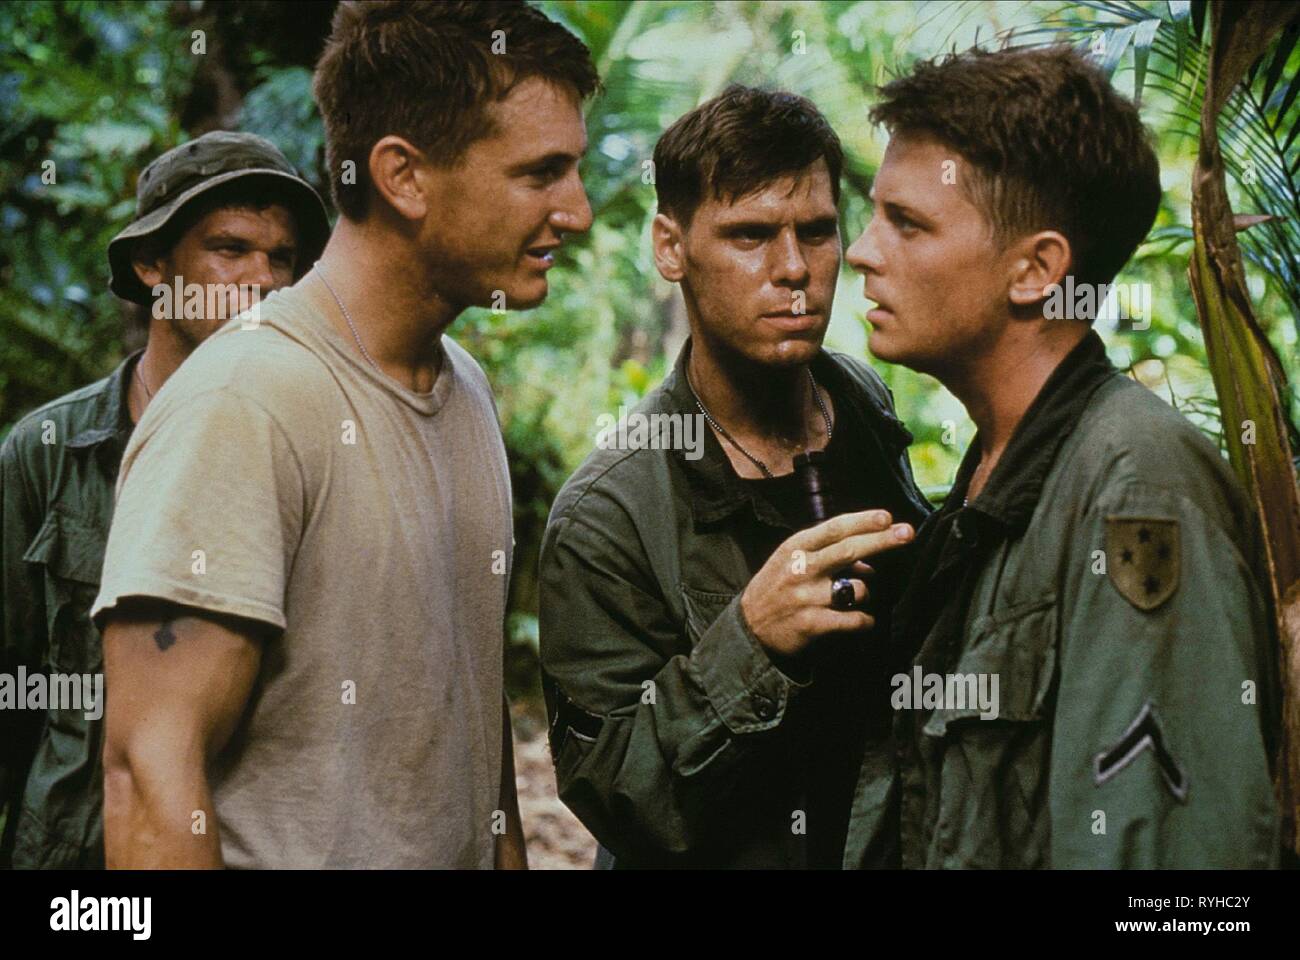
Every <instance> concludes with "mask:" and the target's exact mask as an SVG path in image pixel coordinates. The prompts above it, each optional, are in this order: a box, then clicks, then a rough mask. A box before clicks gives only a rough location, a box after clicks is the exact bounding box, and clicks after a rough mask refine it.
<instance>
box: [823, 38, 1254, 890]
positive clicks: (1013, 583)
mask: <svg viewBox="0 0 1300 960" xmlns="http://www.w3.org/2000/svg"><path fill="white" fill-rule="evenodd" d="M954 90H961V91H962V96H960V97H954V96H953V95H952V92H953V91H954ZM873 116H874V117H875V119H877V120H878V121H880V122H883V123H884V124H885V125H886V126H887V127H888V128H889V130H890V133H891V135H892V139H891V141H890V144H889V147H888V149H887V151H886V154H885V159H884V162H883V164H882V166H881V169H880V171H879V174H878V176H877V177H876V180H875V184H874V190H873V193H874V199H875V202H876V215H875V216H874V217H873V219H872V221H871V223H870V225H869V226H868V228H867V230H866V232H865V233H864V234H863V235H862V237H860V238H859V239H858V240H857V241H856V242H855V243H854V244H853V246H852V247H851V248H850V250H849V256H848V259H849V262H850V263H851V264H852V265H853V266H854V267H855V269H857V270H859V271H860V272H862V273H863V274H864V275H865V277H866V295H867V297H868V298H869V299H871V300H874V301H875V302H876V303H877V304H878V307H877V309H875V310H872V311H871V312H870V313H869V314H868V319H869V320H870V321H871V322H872V324H873V327H874V329H873V331H872V333H871V338H870V347H871V349H872V351H873V352H874V353H875V354H876V355H877V356H879V357H881V358H882V359H885V360H890V361H894V362H899V363H904V364H906V365H908V366H911V367H914V368H916V369H919V370H923V371H926V372H929V373H932V374H934V375H935V376H937V377H938V378H939V379H940V380H941V381H943V383H944V384H945V385H946V386H948V387H949V389H951V390H952V391H953V393H954V394H956V395H957V397H958V398H959V399H961V400H962V401H963V403H964V404H965V405H966V408H967V410H968V411H969V412H970V414H971V417H972V419H973V420H974V421H975V423H976V426H977V427H978V434H977V436H976V437H975V439H974V441H973V442H972V444H971V446H970V449H969V450H968V452H967V454H966V457H965V459H964V460H963V462H962V465H961V468H960V469H959V471H958V473H957V478H956V482H955V486H954V487H953V490H952V492H951V494H950V495H949V497H948V499H947V502H946V503H945V504H944V507H943V509H942V510H941V511H940V512H939V513H937V514H934V515H933V516H931V517H930V518H929V519H928V520H927V522H926V523H925V525H924V526H923V527H922V529H921V530H920V531H919V532H918V537H917V545H918V549H919V551H920V557H919V559H918V562H917V567H916V570H915V573H914V576H913V580H912V583H911V585H910V587H909V589H908V592H907V594H906V595H905V596H904V598H903V600H902V601H901V602H900V604H899V606H898V608H897V609H896V611H895V631H894V642H895V645H896V646H897V647H898V648H899V649H900V650H901V651H906V652H908V653H910V654H911V655H913V656H914V660H913V663H912V665H911V667H910V669H908V670H907V671H905V672H903V673H902V674H900V675H899V676H898V677H896V678H894V679H895V686H894V698H895V699H894V707H895V709H896V711H897V724H896V730H897V733H898V741H899V745H900V746H899V754H898V757H897V766H898V774H899V777H900V781H899V784H898V789H899V792H900V797H901V802H902V823H901V843H902V851H903V864H904V866H908V867H1058V868H1059V867H1110V868H1117V867H1120V868H1122V867H1219V868H1222V867H1267V866H1271V865H1274V864H1275V863H1276V862H1277V858H1278V853H1279V829H1278V828H1279V818H1278V811H1277V806H1276V803H1275V799H1274V793H1273V786H1272V780H1271V775H1272V764H1273V762H1274V756H1275V750H1276V746H1277V743H1276V733H1277V729H1278V724H1277V720H1278V697H1277V686H1278V685H1277V647H1276V643H1275V638H1274V631H1273V621H1272V614H1271V612H1270V604H1269V594H1268V590H1267V587H1266V585H1265V581H1264V580H1263V578H1262V576H1261V569H1260V568H1261V559H1262V556H1263V552H1262V548H1261V543H1260V537H1259V533H1258V524H1257V522H1256V519H1255V517H1254V516H1253V513H1252V510H1251V507H1250V504H1249V503H1248V502H1247V500H1246V498H1245V497H1244V496H1243V494H1242V492H1241V490H1240V489H1239V488H1238V485H1237V483H1236V481H1235V479H1234V477H1233V475H1232V473H1231V471H1230V470H1229V468H1228V466H1227V464H1226V463H1225V462H1224V460H1223V458H1222V457H1221V456H1220V455H1219V452H1218V451H1217V450H1216V449H1215V446H1214V445H1213V444H1212V443H1210V442H1209V441H1208V440H1207V439H1206V438H1205V437H1204V436H1202V435H1201V434H1200V433H1199V432H1198V430H1196V429H1195V428H1194V427H1193V426H1192V425H1191V424H1190V423H1189V422H1188V421H1187V420H1185V419H1184V418H1183V417H1182V416H1181V415H1180V414H1179V413H1178V412H1177V411H1176V410H1174V409H1173V408H1171V407H1170V406H1169V405H1168V404H1167V403H1165V402H1164V401H1163V400H1162V399H1160V398H1159V397H1157V396H1156V395H1155V394H1153V393H1152V392H1151V391H1150V390H1148V389H1147V388H1146V387H1144V386H1142V385H1140V384H1138V383H1136V382H1134V381H1133V380H1131V379H1130V378H1129V377H1127V376H1125V375H1123V374H1121V373H1120V372H1119V371H1117V370H1116V369H1115V368H1114V367H1112V366H1111V363H1110V362H1109V359H1108V357H1107V352H1106V348H1105V346H1104V345H1103V343H1102V340H1101V339H1100V337H1099V336H1098V335H1097V334H1096V333H1095V332H1094V331H1092V330H1091V329H1090V324H1091V322H1092V321H1093V320H1095V319H1098V318H1099V317H1102V316H1106V315H1107V312H1108V310H1109V307H1105V306H1103V307H1101V308H1100V309H1099V306H1098V305H1099V304H1104V303H1105V302H1106V300H1107V296H1106V294H1107V293H1108V292H1109V287H1107V286H1106V284H1108V283H1109V281H1110V280H1111V278H1112V277H1113V276H1114V275H1115V273H1116V272H1117V270H1118V269H1119V267H1120V266H1121V265H1122V264H1123V263H1124V261H1125V260H1127V259H1128V257H1129V256H1130V254H1131V253H1132V251H1133V250H1134V248H1135V247H1136V246H1137V244H1138V243H1139V242H1140V241H1141V240H1142V238H1143V237H1144V236H1145V235H1146V232H1147V230H1148V229H1149V228H1150V226H1151V223H1152V221H1153V218H1154V216H1155V212H1156V208H1157V205H1158V203H1159V197H1160V184H1159V178H1158V166H1157V162H1156V158H1155V155H1154V153H1153V151H1152V150H1151V147H1150V146H1149V144H1148V142H1147V139H1146V136H1145V134H1144V131H1143V130H1142V127H1141V123H1140V121H1139V118H1138V116H1137V112H1136V110H1135V109H1134V107H1133V106H1132V104H1130V103H1128V102H1127V101H1125V100H1123V99H1122V98H1120V97H1119V96H1118V95H1117V94H1116V93H1115V91H1114V90H1112V89H1111V87H1110V85H1109V83H1108V82H1107V80H1106V79H1105V77H1104V76H1103V75H1102V74H1101V73H1100V72H1099V71H1097V70H1096V69H1095V68H1094V67H1093V66H1091V65H1090V64H1088V63H1087V62H1085V61H1084V60H1082V59H1081V58H1080V56H1079V55H1078V54H1076V53H1073V52H1071V51H1069V50H1037V51H1023V50H1008V51H1004V52H1000V53H996V54H979V53H971V54H964V55H961V56H957V57H954V58H951V59H949V60H947V61H945V62H943V63H940V64H937V65H935V64H923V65H921V66H920V67H919V68H918V69H917V70H916V72H915V73H914V74H913V75H912V76H909V77H905V78H903V79H900V80H898V81H895V82H894V83H891V84H890V85H889V86H887V87H886V88H885V90H884V101H883V102H882V103H881V104H880V105H878V106H877V107H876V109H875V111H874V112H873ZM991 117H992V118H996V122H994V123H990V122H989V118H991ZM1066 131H1068V134H1067V133H1066ZM945 170H946V171H947V172H948V173H950V174H951V179H948V180H945V179H944V177H945ZM945 185H947V186H945ZM1124 293H1125V295H1126V296H1125V300H1126V301H1127V304H1126V307H1127V308H1134V307H1136V308H1137V310H1135V311H1133V312H1134V313H1135V314H1136V316H1135V317H1131V318H1130V319H1135V320H1138V321H1141V323H1142V324H1149V323H1150V319H1151V309H1150V305H1149V302H1147V303H1145V304H1144V303H1143V299H1144V298H1143V296H1142V294H1141V291H1140V289H1139V290H1138V291H1137V292H1136V295H1135V294H1134V292H1133V291H1131V290H1129V289H1125V290H1124ZM1062 300H1064V301H1066V302H1065V303H1064V305H1062ZM1120 302H1121V303H1124V301H1120ZM1134 329H1135V330H1141V329H1142V326H1141V325H1138V324H1134ZM990 695H991V696H990ZM854 853H857V854H861V855H863V856H864V857H865V854H866V851H865V850H860V851H856V852H855V851H850V854H849V856H852V855H854Z"/></svg>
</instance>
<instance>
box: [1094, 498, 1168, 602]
mask: <svg viewBox="0 0 1300 960" xmlns="http://www.w3.org/2000/svg"><path fill="white" fill-rule="evenodd" d="M1179 545H1180V544H1179V538H1178V521H1177V520H1168V519H1163V518H1157V517H1115V516H1112V517H1107V518H1106V573H1107V575H1108V576H1109V577H1110V582H1111V583H1112V584H1114V586H1115V589H1116V590H1118V591H1119V593H1120V596H1122V597H1123V598H1124V599H1125V600H1127V601H1128V602H1129V603H1131V604H1133V606H1135V607H1137V608H1138V609H1139V610H1154V609H1156V608H1157V607H1159V606H1160V605H1161V604H1162V603H1164V602H1165V601H1166V600H1168V599H1169V598H1170V597H1172V596H1173V595H1174V592H1175V591H1176V590H1177V589H1178V577H1179V572H1180V562H1179V561H1180V557H1181V551H1180V549H1179Z"/></svg>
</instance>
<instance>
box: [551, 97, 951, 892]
mask: <svg viewBox="0 0 1300 960" xmlns="http://www.w3.org/2000/svg"><path fill="white" fill-rule="evenodd" d="M841 161H842V154H841V151H840V145H839V140H838V138H836V136H835V133H834V131H832V130H831V128H830V125H829V124H828V123H827V122H826V119H825V118H824V117H823V116H821V114H820V113H819V112H818V111H817V110H816V108H815V107H814V106H813V105H812V104H811V103H810V102H809V101H807V100H805V99H803V98H800V97H795V96H793V95H790V94H785V93H780V92H774V91H766V90H755V89H749V88H744V87H732V88H729V89H728V90H726V91H725V92H724V93H723V94H721V95H720V96H718V97H716V98H714V99H713V100H711V101H709V102H707V103H705V104H703V105H702V106H701V107H699V108H697V109H696V110H693V111H691V112H690V113H688V114H687V115H685V116H684V117H682V118H680V119H679V120H678V121H677V122H675V123H674V124H673V125H672V127H670V128H669V130H668V131H667V132H665V134H664V136H663V138H661V140H660V141H659V144H658V146H657V147H656V148H655V166H656V169H657V171H658V176H657V179H656V184H655V186H656V190H657V192H658V195H659V209H660V213H659V215H658V216H657V217H656V218H655V224H654V242H655V258H656V264H657V266H658V268H659V271H660V273H661V274H662V275H663V276H664V277H665V278H666V279H668V280H670V281H673V282H676V283H680V284H681V287H682V291H683V293H684V294H685V297H686V305H687V314H688V317H689V319H690V324H691V338H690V339H689V340H688V341H687V343H686V345H685V346H684V347H683V348H682V351H681V354H680V356H679V357H678V359H677V363H676V365H675V367H674V368H673V370H672V371H671V372H670V373H669V375H668V376H667V378H666V379H665V380H664V382H663V384H662V385H661V386H660V387H659V388H658V389H656V390H654V391H652V392H651V394H650V395H649V396H648V397H646V398H645V400H644V401H643V402H642V404H641V405H640V406H639V407H638V408H637V409H636V410H635V411H633V413H632V414H631V415H630V416H629V417H628V418H627V421H626V422H625V423H624V424H623V427H624V428H625V429H624V430H617V431H616V430H614V429H612V428H609V429H607V431H606V432H605V433H604V434H603V439H602V441H601V442H600V444H599V446H600V447H601V448H602V449H598V450H596V451H594V452H593V453H592V455H591V456H590V457H588V458H587V460H586V462H585V463H584V464H583V465H582V466H581V467H580V468H579V469H578V471H577V473H575V474H574V475H573V477H571V478H570V479H569V482H568V483H566V484H565V486H564V489H563V490H561V492H560V495H559V496H558V497H557V499H556V502H555V506H554V508H553V509H552V511H551V518H550V522H549V524H548V526H547V530H546V537H545V540H544V542H543V544H542V556H541V565H540V580H541V585H540V587H541V590H540V592H541V598H540V621H541V623H540V640H541V643H540V646H541V661H542V670H543V679H544V686H545V691H546V697H547V706H548V708H549V710H550V715H551V723H552V727H551V747H552V751H553V757H554V760H555V773H556V782H557V784H558V787H559V793H560V797H561V799H563V800H564V802H565V803H567V804H568V805H569V807H570V808H571V809H572V810H573V811H574V812H575V813H576V814H577V815H578V818H579V819H580V820H582V822H583V823H584V824H586V825H587V827H588V828H589V829H590V830H591V831H592V833H594V834H595V835H596V837H597V839H598V840H600V841H601V843H602V844H603V845H604V847H605V849H606V850H607V851H608V852H609V853H612V854H613V857H614V863H615V865H616V866H618V867H669V866H671V867H714V868H717V867H779V868H804V867H810V868H824V869H838V868H839V867H841V866H842V865H843V861H844V850H845V848H846V846H851V847H853V848H855V849H857V848H862V849H864V850H865V851H867V852H866V853H864V854H863V856H865V857H866V858H867V859H868V861H869V862H871V863H874V864H879V865H881V866H893V865H896V864H897V862H898V844H897V832H898V831H897V820H898V806H897V803H896V802H892V801H891V796H890V791H889V789H888V787H889V783H890V780H891V774H890V772H889V758H890V757H892V755H893V744H892V740H891V714H890V710H889V687H888V681H889V677H890V676H891V675H892V674H893V673H894V672H896V671H897V670H898V669H899V668H900V667H901V666H902V665H903V663H902V662H901V661H896V660H895V658H894V657H893V655H892V653H891V651H890V649H889V644H888V642H887V638H888V636H889V615H890V608H891V606H892V604H893V601H894V600H895V599H896V597H897V596H898V594H899V593H900V592H901V590H902V588H903V586H904V585H905V584H906V582H907V574H908V569H909V566H910V556H909V554H910V550H909V549H898V548H900V547H903V545H904V544H905V543H907V542H908V540H909V538H910V536H911V533H912V527H911V524H915V523H917V522H919V521H920V520H921V519H922V518H923V517H924V516H925V515H926V514H927V513H928V512H929V504H928V503H926V501H925V498H924V497H923V496H922V495H921V493H920V491H919V490H918V489H917V487H916V484H915V482H914V481H913V479H912V473H911V467H910V466H909V464H908V459H907V452H906V447H907V444H908V443H909V442H910V440H911V437H910V435H909V434H908V433H907V431H906V430H905V429H904V428H903V426H902V424H901V423H899V421H898V419H897V417H896V416H895V415H894V412H893V401H892V398H891V397H890V395H889V391H888V390H887V389H886V388H885V385H884V384H883V383H882V382H881V380H880V377H879V375H878V374H876V373H875V372H874V371H873V370H871V368H870V367H868V366H867V365H866V364H865V363H863V362H861V361H859V360H855V359H852V358H849V357H846V356H843V355H837V354H833V353H829V352H827V351H825V350H822V349H821V340H822V337H823V336H824V335H825V332H826V325H827V322H828V321H829V318H830V305H831V301H832V298H833V295H834V290H835V283H836V279H837V276H838V273H839V268H840V262H841V260H840V258H841V250H840V242H839V231H838V226H837V218H836V206H835V202H836V199H837V198H838V195H839V172H840V164H841ZM710 170H723V171H727V174H726V178H725V179H724V180H722V181H716V180H714V181H711V180H710V179H709V178H708V177H707V176H706V171H710ZM647 428H648V429H647ZM807 449H810V450H813V451H815V452H816V454H817V455H818V457H819V458H820V457H824V460H822V461H821V462H822V467H821V470H822V473H821V477H822V479H824V480H826V481H828V484H827V485H826V486H822V487H819V489H820V490H822V491H823V492H824V493H829V494H830V495H831V498H832V499H833V504H832V509H830V510H828V511H826V512H827V513H830V514H839V515H838V516H835V518H834V519H833V520H830V521H828V522H824V523H820V524H817V525H816V526H814V527H812V528H811V529H804V528H808V527H809V526H810V524H812V523H813V522H814V521H816V520H818V519H820V517H819V516H816V515H814V511H811V510H809V509H808V507H809V500H808V497H807V490H806V488H804V487H803V486H802V485H801V481H800V478H799V477H798V476H797V475H796V474H795V472H794V464H793V457H794V456H795V455H798V454H800V453H801V452H802V451H804V450H807ZM818 503H819V504H822V503H823V501H822V500H820V499H819V501H818ZM891 521H892V522H893V526H892V528H891ZM864 557H869V558H870V563H871V565H872V567H873V568H874V575H871V576H870V578H869V580H870V583H869V589H868V586H867V584H865V583H864V582H863V580H862V579H860V578H863V577H867V576H868V574H867V572H866V571H865V569H863V568H862V567H860V566H859V567H854V566H853V562H854V561H855V560H860V559H861V558H864ZM864 755H865V756H867V757H870V758H872V760H873V763H872V764H869V765H868V767H869V769H867V770H866V771H865V773H862V772H861V771H862V769H863V763H862V758H863V756H864Z"/></svg>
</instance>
